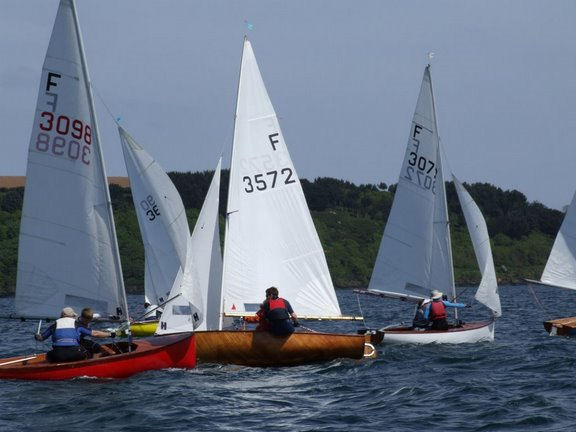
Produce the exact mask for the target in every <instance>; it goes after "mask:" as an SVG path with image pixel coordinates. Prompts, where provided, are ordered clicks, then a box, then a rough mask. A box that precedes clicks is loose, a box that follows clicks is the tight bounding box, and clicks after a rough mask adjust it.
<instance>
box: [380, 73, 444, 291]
mask: <svg viewBox="0 0 576 432" xmlns="http://www.w3.org/2000/svg"><path fill="white" fill-rule="evenodd" d="M437 157H438V133H437V129H436V116H435V112H434V100H433V96H432V83H431V80H430V70H429V67H427V68H426V69H425V71H424V77H423V79H422V86H421V88H420V94H419V96H418V102H417V104H416V111H415V112H414V117H413V120H412V125H411V127H410V136H409V138H408V145H407V147H406V154H405V156H404V162H403V164H402V170H401V171H400V178H399V180H398V186H397V188H396V193H395V195H394V202H393V203H392V208H391V210H390V215H389V216H388V221H387V222H386V228H385V229H384V235H383V237H382V242H381V243H380V249H379V251H378V256H377V258H376V264H375V266H374V270H373V271H372V277H371V279H370V285H369V289H376V290H381V291H389V292H395V293H399V294H418V295H420V296H422V297H423V298H427V297H428V296H429V290H430V289H431V288H432V287H431V268H432V250H433V236H434V228H433V222H434V217H435V202H436V197H435V195H436V194H437V193H438V192H437V191H438V188H441V187H443V184H442V183H441V181H439V180H438V178H437V173H438V167H437Z"/></svg>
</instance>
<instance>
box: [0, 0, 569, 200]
mask: <svg viewBox="0 0 576 432" xmlns="http://www.w3.org/2000/svg"><path fill="white" fill-rule="evenodd" d="M0 6H1V10H2V13H1V14H0V59H1V61H0V97H1V101H2V102H1V103H0V131H1V132H0V133H1V137H2V138H1V141H0V143H1V144H0V145H1V147H0V148H1V149H2V154H1V155H0V175H24V174H25V172H26V155H27V148H28V142H29V139H30V132H31V128H32V121H33V116H34V109H35V106H36V99H37V95H38V87H39V80H40V72H41V68H42V64H43V62H44V56H45V53H46V48H47V46H48V41H49V38H50V34H51V31H52V25H53V22H54V17H55V14H56V10H57V7H58V1H57V0H0ZM77 8H78V15H79V21H80V26H81V30H82V34H83V38H84V45H85V52H86V57H87V61H88V67H89V70H90V75H91V78H92V81H93V84H94V87H95V89H96V92H95V100H96V111H97V117H98V123H99V127H100V132H101V141H102V147H103V152H104V158H105V160H106V169H107V174H108V175H126V170H125V167H124V161H123V156H122V150H121V146H120V140H119V137H118V133H117V129H116V126H115V124H114V121H113V119H114V118H120V123H121V124H122V126H123V127H124V128H125V129H126V130H127V131H128V132H129V133H130V134H131V135H132V136H133V137H134V138H135V139H136V140H137V141H138V142H139V143H140V144H141V145H142V146H143V147H144V148H146V149H147V150H148V152H149V153H150V154H152V155H153V157H154V158H155V159H156V160H157V161H158V162H159V163H160V165H161V166H162V167H163V168H164V169H165V170H166V171H198V170H213V169H214V168H215V166H216V162H217V159H218V156H219V155H220V154H221V153H222V152H223V154H224V167H227V166H228V165H229V159H230V157H229V156H230V152H231V143H232V135H233V124H234V109H235V104H236V90H237V84H238V83H237V81H238V73H239V65H240V58H241V50H242V40H243V37H244V35H245V34H246V35H247V36H248V38H249V39H250V40H251V42H252V45H253V48H254V52H255V54H256V58H257V59H258V63H259V66H260V70H261V73H262V76H263V79H264V82H265V83H266V87H267V89H268V92H269V95H270V98H271V100H272V104H273V105H274V107H275V109H276V112H277V114H278V116H279V119H280V125H281V127H282V132H283V135H284V138H285V140H286V143H287V145H288V147H289V149H290V153H291V156H292V160H293V162H294V166H295V168H296V170H297V171H298V174H299V176H300V177H301V178H308V179H310V180H312V179H314V178H316V177H322V176H330V177H336V178H341V179H345V180H349V181H352V182H354V183H357V184H359V183H375V184H378V183H380V182H385V183H387V184H391V183H396V182H397V180H398V175H399V171H400V167H401V164H402V159H403V157H404V151H405V148H406V143H407V141H408V133H409V128H410V122H411V119H412V115H413V112H414V108H415V105H416V99H417V96H418V91H419V88H420V83H421V80H422V74H423V71H424V67H425V66H426V64H427V63H428V62H429V61H430V62H431V64H432V70H431V71H432V82H433V86H434V95H435V98H436V107H437V116H438V122H439V131H440V136H441V141H442V144H443V147H444V153H445V157H446V160H447V162H448V167H449V168H450V169H451V170H452V171H453V172H454V173H455V174H456V175H457V176H458V178H459V179H460V180H461V181H465V182H469V183H470V182H487V183H491V184H494V185H496V186H498V187H501V188H502V189H517V190H519V191H521V192H522V193H524V194H525V195H526V196H527V198H528V199H529V200H530V201H539V202H541V203H543V204H545V205H547V206H549V207H552V208H562V207H563V206H565V205H567V204H568V203H569V202H570V200H571V199H572V195H573V194H574V191H575V189H576V175H575V174H576V172H575V171H576V170H575V168H576V138H575V134H574V133H573V129H574V127H576V103H574V99H575V97H576V46H575V41H576V26H575V25H574V19H575V17H576V2H575V1H573V0H556V1H544V0H538V1H534V0H482V1H480V0H477V1H471V0H434V1H432V0H374V1H368V0H289V1H288V0H170V1H160V0H121V1H120V0H98V1H89V0H77ZM247 23H249V24H250V25H247ZM249 27H250V28H249ZM429 52H433V53H434V57H433V58H432V59H431V60H429V58H428V53H429Z"/></svg>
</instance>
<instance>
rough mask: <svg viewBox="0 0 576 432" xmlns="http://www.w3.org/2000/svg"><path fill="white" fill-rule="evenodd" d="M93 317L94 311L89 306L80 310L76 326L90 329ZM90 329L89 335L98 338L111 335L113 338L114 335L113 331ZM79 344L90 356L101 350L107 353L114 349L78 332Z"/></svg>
mask: <svg viewBox="0 0 576 432" xmlns="http://www.w3.org/2000/svg"><path fill="white" fill-rule="evenodd" d="M93 318H94V312H93V311H92V309H91V308H84V309H82V312H80V316H79V317H78V319H77V320H76V327H77V328H78V327H83V328H85V329H87V330H91V329H90V323H91V322H92V319H93ZM91 331H92V333H91V335H90V336H92V337H98V338H105V337H112V338H113V337H115V336H116V333H115V332H103V331H100V330H91ZM80 346H82V347H84V349H85V350H86V352H87V353H88V357H92V356H93V355H94V354H96V353H100V352H102V351H105V352H106V353H107V354H114V351H113V350H111V349H110V348H108V347H106V346H104V347H103V346H101V345H100V344H99V343H97V342H94V341H93V340H91V339H87V338H86V334H84V333H81V334H80Z"/></svg>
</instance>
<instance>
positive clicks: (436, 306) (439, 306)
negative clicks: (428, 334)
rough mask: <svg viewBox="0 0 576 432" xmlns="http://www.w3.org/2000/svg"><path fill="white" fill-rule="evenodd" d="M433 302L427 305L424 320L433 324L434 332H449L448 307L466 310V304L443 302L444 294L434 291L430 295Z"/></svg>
mask: <svg viewBox="0 0 576 432" xmlns="http://www.w3.org/2000/svg"><path fill="white" fill-rule="evenodd" d="M430 298H431V299H432V301H431V302H430V303H428V304H427V305H426V309H425V310H424V318H425V319H427V320H430V322H431V323H432V327H431V328H432V330H448V322H447V321H446V307H453V308H465V307H467V305H466V304H464V303H452V302H449V301H448V300H442V293H441V292H440V291H438V290H432V292H431V293H430Z"/></svg>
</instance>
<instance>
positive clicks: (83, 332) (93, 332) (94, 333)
mask: <svg viewBox="0 0 576 432" xmlns="http://www.w3.org/2000/svg"><path fill="white" fill-rule="evenodd" d="M78 333H80V334H81V335H86V336H92V337H97V338H107V337H111V338H113V337H116V333H115V332H107V331H100V330H90V329H88V328H86V327H78Z"/></svg>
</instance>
